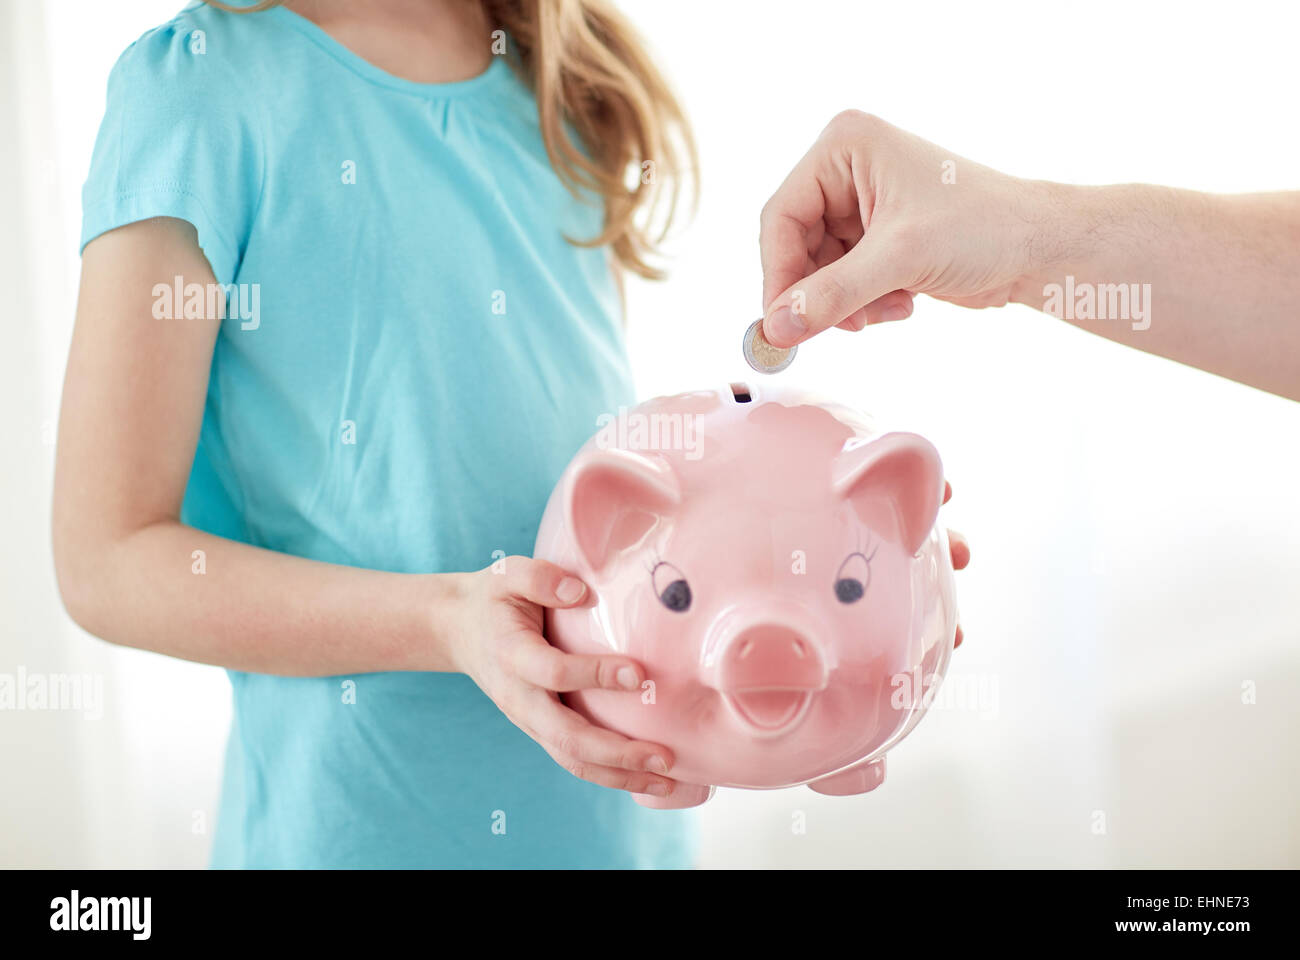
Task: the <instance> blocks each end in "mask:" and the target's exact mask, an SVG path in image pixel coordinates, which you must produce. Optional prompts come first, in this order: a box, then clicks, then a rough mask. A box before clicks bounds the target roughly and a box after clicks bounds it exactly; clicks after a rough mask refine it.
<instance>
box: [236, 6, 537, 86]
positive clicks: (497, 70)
mask: <svg viewBox="0 0 1300 960" xmlns="http://www.w3.org/2000/svg"><path fill="white" fill-rule="evenodd" d="M268 15H272V16H275V17H276V18H278V19H279V20H281V21H282V22H284V23H285V24H287V25H288V26H290V27H292V28H293V29H294V30H296V31H298V32H299V33H301V34H302V35H303V36H305V37H306V38H307V39H308V40H311V41H312V42H313V43H315V44H316V45H317V46H318V47H320V48H321V49H322V50H324V51H325V52H326V53H328V54H329V55H330V56H332V57H333V58H334V59H335V60H338V61H339V62H340V63H342V64H343V65H344V66H345V67H347V68H348V69H350V70H351V71H352V72H354V73H356V74H359V75H360V76H361V77H362V78H364V79H366V80H369V81H370V82H371V83H377V84H379V85H381V86H385V87H390V88H392V89H394V90H401V91H404V92H406V93H412V94H416V95H418V96H422V97H438V98H450V97H464V96H470V95H473V94H478V93H482V92H485V91H488V90H490V89H492V88H493V87H495V86H496V85H498V84H500V83H503V82H504V81H507V80H509V79H511V76H512V73H513V71H512V70H511V68H510V65H509V64H508V63H506V62H505V61H506V58H505V57H504V56H499V55H493V57H492V62H491V63H490V64H488V67H487V69H486V70H484V71H483V72H482V73H480V74H479V75H478V76H476V77H470V78H469V79H468V80H456V81H452V82H450V83H419V82H417V81H415V80H407V79H405V78H403V77H398V76H395V75H394V74H391V73H389V72H388V71H387V70H384V69H382V68H381V67H377V66H375V65H374V64H373V63H371V62H370V61H369V60H367V59H365V58H364V57H362V56H360V55H359V54H357V53H354V52H353V51H352V50H350V49H348V48H347V47H346V46H344V45H343V44H342V43H340V42H339V41H337V40H335V39H334V38H333V37H332V36H330V35H329V33H327V32H326V31H325V30H323V29H321V28H320V27H319V26H317V25H316V24H314V23H312V22H311V21H310V20H308V19H307V18H306V17H304V16H302V15H301V14H299V13H295V12H294V11H292V10H290V9H289V8H288V7H285V6H283V5H280V4H277V5H276V6H274V7H270V8H269V9H267V10H265V11H263V12H262V13H261V14H260V16H268ZM254 16H259V14H254Z"/></svg>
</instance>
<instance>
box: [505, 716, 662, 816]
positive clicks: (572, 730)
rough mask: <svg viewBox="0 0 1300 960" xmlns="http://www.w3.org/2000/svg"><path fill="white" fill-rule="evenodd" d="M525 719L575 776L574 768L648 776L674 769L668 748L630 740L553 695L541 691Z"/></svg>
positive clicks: (535, 734) (557, 758)
mask: <svg viewBox="0 0 1300 960" xmlns="http://www.w3.org/2000/svg"><path fill="white" fill-rule="evenodd" d="M522 719H523V720H524V721H525V722H526V723H527V724H528V725H529V726H530V727H531V728H532V729H533V730H534V731H536V732H535V733H534V734H533V736H534V739H536V740H537V741H538V742H539V743H540V744H542V746H544V747H545V748H546V750H547V752H548V753H550V754H551V756H552V757H554V758H555V760H556V762H557V763H559V764H560V765H561V766H563V767H564V768H565V769H566V770H569V771H570V772H571V773H574V776H582V774H581V773H577V772H575V769H574V768H575V767H579V768H583V767H590V768H608V769H617V770H621V771H623V772H624V773H635V774H638V775H644V777H647V778H653V777H654V775H660V776H659V778H660V779H664V776H663V775H665V774H667V773H668V772H669V770H671V769H672V765H673V760H674V757H673V754H672V751H671V750H669V749H668V748H667V747H664V746H661V745H659V744H655V743H646V742H644V741H642V740H629V739H628V738H627V737H624V736H622V735H621V734H617V733H614V732H613V731H612V730H606V729H604V728H603V727H598V726H596V725H595V724H594V723H591V722H589V721H588V720H587V719H586V718H584V717H582V716H580V715H579V714H577V713H576V712H575V711H573V710H570V709H569V708H568V707H566V706H564V705H563V704H561V703H560V701H559V700H558V699H557V698H556V697H554V696H552V695H550V694H541V693H539V694H538V695H537V696H535V697H533V698H531V699H530V707H529V709H528V716H525V717H523V718H522ZM583 779H589V778H587V777H583ZM643 780H644V778H643ZM639 782H643V781H639ZM606 786H608V784H606ZM620 789H631V788H630V787H623V788H620ZM636 792H643V791H636Z"/></svg>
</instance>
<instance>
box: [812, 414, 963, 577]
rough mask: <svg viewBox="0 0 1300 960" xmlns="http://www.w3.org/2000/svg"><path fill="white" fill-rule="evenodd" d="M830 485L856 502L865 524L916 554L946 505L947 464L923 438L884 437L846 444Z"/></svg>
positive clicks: (832, 474)
mask: <svg viewBox="0 0 1300 960" xmlns="http://www.w3.org/2000/svg"><path fill="white" fill-rule="evenodd" d="M831 485H832V488H833V489H834V491H835V493H837V494H838V495H839V496H841V497H843V498H845V499H846V500H849V501H852V503H853V504H854V506H855V507H856V508H857V509H858V512H859V514H860V515H861V516H862V517H863V519H864V521H866V522H867V523H870V524H871V525H872V526H873V527H875V528H877V529H879V530H880V533H881V534H882V535H885V536H893V537H896V538H899V539H901V541H902V544H903V546H904V547H906V548H907V552H908V553H909V554H915V553H916V552H917V551H918V550H920V549H921V544H923V543H924V542H925V538H926V537H927V536H929V535H930V528H931V527H933V526H934V521H935V518H936V517H938V515H939V505H940V504H941V503H943V464H942V463H940V461H939V452H938V451H937V450H935V449H934V446H933V445H932V444H931V443H930V441H929V440H926V439H925V438H924V437H920V436H917V435H916V434H914V433H886V434H884V435H883V436H879V437H875V438H872V439H869V440H865V441H858V442H855V441H852V440H851V441H849V442H848V443H847V444H845V448H844V450H843V451H842V452H841V453H840V455H839V456H838V457H837V458H836V460H835V464H834V466H833V468H832V473H831ZM882 526H883V527H885V528H886V529H880V528H881V527H882Z"/></svg>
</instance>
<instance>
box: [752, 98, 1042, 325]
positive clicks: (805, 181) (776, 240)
mask: <svg viewBox="0 0 1300 960" xmlns="http://www.w3.org/2000/svg"><path fill="white" fill-rule="evenodd" d="M1047 186H1048V185H1047V184H1043V183H1041V182H1037V181H1025V180H1017V179H1016V178H1014V177H1009V176H1006V175H1005V174H1001V173H998V172H997V171H996V170H991V169H989V168H988V167H984V166H981V165H979V164H977V163H973V162H971V161H969V160H964V159H961V158H959V157H955V156H953V155H952V154H951V153H948V152H947V151H945V150H943V149H941V148H940V147H937V146H935V145H934V144H932V143H929V142H927V141H925V140H922V139H921V138H920V137H916V136H913V135H912V134H910V133H907V132H905V131H903V130H899V129H898V128H897V127H894V126H892V125H890V124H888V123H886V122H885V121H883V120H881V119H879V118H877V117H873V116H871V115H869V114H865V113H859V112H857V111H847V112H845V113H841V114H839V115H838V116H837V117H835V119H834V120H832V121H831V122H830V124H829V125H828V126H827V127H826V129H825V130H824V131H823V132H822V135H821V136H820V137H819V138H818V140H817V142H816V143H814V144H813V146H812V149H811V150H809V151H808V153H807V154H806V155H805V156H804V158H803V159H802V160H800V161H799V164H798V165H797V166H796V167H795V168H794V170H792V171H791V172H790V175H789V176H788V177H786V179H785V182H784V183H783V184H782V185H781V187H780V189H778V190H777V191H776V193H775V194H774V195H773V196H772V198H771V200H769V201H768V203H767V205H766V206H765V207H764V208H763V215H762V219H761V221H760V223H761V233H760V236H759V246H760V248H761V252H762V261H763V305H764V318H765V319H764V324H763V333H764V335H765V336H766V337H767V339H768V340H769V341H770V342H771V343H772V344H774V345H775V346H779V347H788V346H791V345H793V344H795V343H799V342H800V341H803V340H806V339H808V338H809V337H811V336H813V335H814V334H816V333H819V332H821V331H822V330H825V329H826V328H828V327H832V326H840V327H843V328H846V329H850V330H860V329H862V328H863V327H864V326H866V325H867V324H868V323H878V322H881V321H888V320H901V319H903V318H904V317H906V316H908V315H910V314H911V312H912V295H913V294H916V293H926V294H929V295H931V296H934V297H938V298H940V299H944V300H949V301H952V302H954V303H958V304H961V305H962V306H970V307H985V306H1002V305H1004V304H1005V303H1006V302H1007V301H1008V300H1009V299H1010V297H1011V292H1012V288H1013V286H1014V285H1015V284H1016V282H1017V281H1018V280H1020V279H1021V278H1022V277H1023V276H1025V274H1026V273H1027V272H1028V270H1029V268H1030V265H1031V263H1032V262H1033V261H1034V259H1035V253H1036V251H1035V247H1036V246H1037V245H1038V244H1039V243H1040V239H1039V238H1040V233H1041V231H1040V229H1039V227H1038V226H1037V225H1036V223H1035V221H1036V220H1041V219H1043V215H1044V214H1043V211H1044V207H1043V201H1044V199H1045V194H1046V187H1047ZM958 199H960V202H957V201H958Z"/></svg>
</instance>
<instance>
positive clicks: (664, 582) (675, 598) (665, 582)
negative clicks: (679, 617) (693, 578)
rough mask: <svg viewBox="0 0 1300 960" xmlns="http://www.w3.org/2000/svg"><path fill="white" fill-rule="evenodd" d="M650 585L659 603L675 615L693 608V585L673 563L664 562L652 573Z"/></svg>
mask: <svg viewBox="0 0 1300 960" xmlns="http://www.w3.org/2000/svg"><path fill="white" fill-rule="evenodd" d="M650 584H651V586H653V587H654V591H655V596H657V597H658V598H659V602H660V603H662V604H663V605H664V606H665V607H667V608H668V609H669V610H671V611H672V612H673V613H685V612H686V611H687V610H689V609H690V606H691V585H690V584H689V583H687V582H686V578H685V577H684V576H682V572H681V571H680V570H678V569H677V568H676V567H674V566H673V565H672V564H671V563H663V562H662V561H661V562H659V563H657V564H655V568H654V569H653V570H652V571H650Z"/></svg>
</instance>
